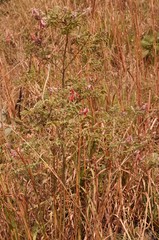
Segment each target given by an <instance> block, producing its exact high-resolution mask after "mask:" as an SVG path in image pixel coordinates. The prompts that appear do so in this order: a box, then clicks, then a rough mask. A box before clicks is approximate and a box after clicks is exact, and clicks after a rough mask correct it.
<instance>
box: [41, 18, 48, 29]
mask: <svg viewBox="0 0 159 240" xmlns="http://www.w3.org/2000/svg"><path fill="white" fill-rule="evenodd" d="M46 26H47V20H46V18H42V19H40V29H43V28H45V27H46Z"/></svg>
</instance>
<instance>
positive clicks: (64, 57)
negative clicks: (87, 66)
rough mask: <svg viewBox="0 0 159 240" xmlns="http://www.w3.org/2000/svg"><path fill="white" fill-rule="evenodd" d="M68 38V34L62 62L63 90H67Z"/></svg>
mask: <svg viewBox="0 0 159 240" xmlns="http://www.w3.org/2000/svg"><path fill="white" fill-rule="evenodd" d="M68 36H69V34H68V33H67V34H66V41H65V48H64V53H63V61H62V88H65V75H66V68H65V64H66V54H67V46H68Z"/></svg>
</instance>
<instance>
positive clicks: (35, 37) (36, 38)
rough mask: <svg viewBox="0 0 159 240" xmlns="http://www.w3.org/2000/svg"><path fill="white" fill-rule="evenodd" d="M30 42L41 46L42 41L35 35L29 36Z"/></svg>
mask: <svg viewBox="0 0 159 240" xmlns="http://www.w3.org/2000/svg"><path fill="white" fill-rule="evenodd" d="M31 40H32V41H33V42H34V43H35V44H37V45H41V43H42V39H41V38H40V37H38V36H36V34H31Z"/></svg>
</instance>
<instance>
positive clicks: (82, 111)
mask: <svg viewBox="0 0 159 240" xmlns="http://www.w3.org/2000/svg"><path fill="white" fill-rule="evenodd" d="M88 112H89V109H88V108H84V109H82V110H81V111H80V114H81V115H85V116H86V115H87V113H88Z"/></svg>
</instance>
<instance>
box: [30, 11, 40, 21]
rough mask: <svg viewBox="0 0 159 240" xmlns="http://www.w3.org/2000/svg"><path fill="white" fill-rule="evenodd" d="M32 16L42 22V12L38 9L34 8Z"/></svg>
mask: <svg viewBox="0 0 159 240" xmlns="http://www.w3.org/2000/svg"><path fill="white" fill-rule="evenodd" d="M31 13H32V16H33V17H34V18H35V19H36V20H41V14H40V11H39V10H38V9H36V8H33V9H32V11H31Z"/></svg>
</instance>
